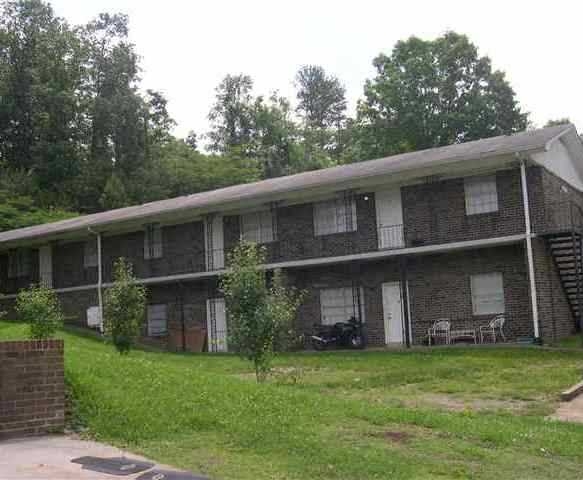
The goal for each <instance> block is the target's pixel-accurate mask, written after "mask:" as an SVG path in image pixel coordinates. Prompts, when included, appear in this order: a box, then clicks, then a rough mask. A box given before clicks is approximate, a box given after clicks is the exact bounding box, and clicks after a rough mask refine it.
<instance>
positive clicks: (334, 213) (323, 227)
mask: <svg viewBox="0 0 583 480" xmlns="http://www.w3.org/2000/svg"><path fill="white" fill-rule="evenodd" d="M354 231H356V202H355V201H354V197H352V196H344V197H341V198H336V199H333V200H327V201H325V202H318V203H315V204H314V234H315V235H328V234H331V233H340V232H354Z"/></svg>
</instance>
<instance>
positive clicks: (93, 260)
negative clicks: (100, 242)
mask: <svg viewBox="0 0 583 480" xmlns="http://www.w3.org/2000/svg"><path fill="white" fill-rule="evenodd" d="M83 266H84V267H85V268H90V267H96V266H97V240H88V241H86V242H85V245H84V248H83Z"/></svg>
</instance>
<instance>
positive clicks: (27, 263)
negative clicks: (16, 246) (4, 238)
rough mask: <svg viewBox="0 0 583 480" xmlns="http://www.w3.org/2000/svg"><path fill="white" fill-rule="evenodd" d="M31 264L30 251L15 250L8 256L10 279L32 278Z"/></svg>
mask: <svg viewBox="0 0 583 480" xmlns="http://www.w3.org/2000/svg"><path fill="white" fill-rule="evenodd" d="M31 263H32V259H31V252H30V250H13V251H12V252H10V254H9V256H8V278H20V277H28V276H30V270H31Z"/></svg>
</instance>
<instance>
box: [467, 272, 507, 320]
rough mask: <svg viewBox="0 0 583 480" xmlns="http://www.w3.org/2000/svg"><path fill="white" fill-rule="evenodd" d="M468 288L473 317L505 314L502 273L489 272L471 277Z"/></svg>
mask: <svg viewBox="0 0 583 480" xmlns="http://www.w3.org/2000/svg"><path fill="white" fill-rule="evenodd" d="M488 284H489V285H488ZM470 287H471V292H472V312H473V314H474V315H495V314H499V313H505V311H506V305H505V302H504V275H503V274H502V273H500V272H491V273H480V274H476V275H471V276H470Z"/></svg>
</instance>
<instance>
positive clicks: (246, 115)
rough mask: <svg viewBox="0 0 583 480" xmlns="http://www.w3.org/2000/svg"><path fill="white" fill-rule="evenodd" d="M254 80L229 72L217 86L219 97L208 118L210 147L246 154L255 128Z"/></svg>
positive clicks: (217, 95) (221, 150) (217, 150)
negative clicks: (235, 150)
mask: <svg viewBox="0 0 583 480" xmlns="http://www.w3.org/2000/svg"><path fill="white" fill-rule="evenodd" d="M252 90H253V80H252V79H251V77H250V76H248V75H243V74H240V75H227V76H226V77H225V78H224V79H223V80H222V81H221V83H220V84H219V86H218V87H217V88H216V90H215V92H216V99H215V104H214V105H213V107H212V109H211V111H210V113H209V115H208V118H209V120H210V122H211V131H210V132H209V133H208V138H209V139H210V141H211V143H210V149H211V150H212V151H214V152H219V153H226V152H229V151H230V150H232V149H234V148H235V149H240V150H241V151H242V153H247V149H248V148H249V145H250V143H251V136H252V129H253V104H254V99H253V96H252V94H251V91H252Z"/></svg>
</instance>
